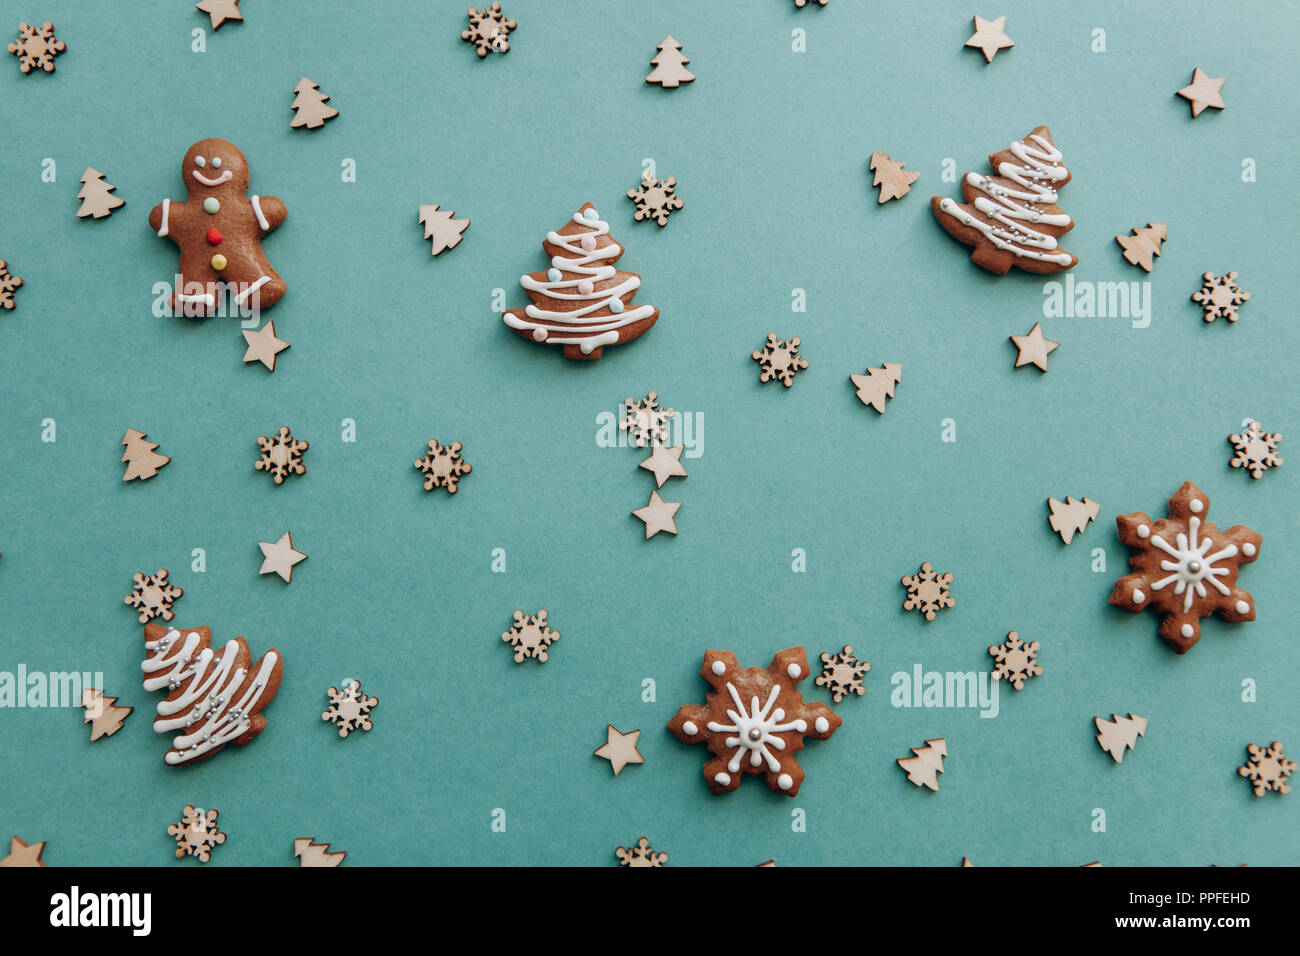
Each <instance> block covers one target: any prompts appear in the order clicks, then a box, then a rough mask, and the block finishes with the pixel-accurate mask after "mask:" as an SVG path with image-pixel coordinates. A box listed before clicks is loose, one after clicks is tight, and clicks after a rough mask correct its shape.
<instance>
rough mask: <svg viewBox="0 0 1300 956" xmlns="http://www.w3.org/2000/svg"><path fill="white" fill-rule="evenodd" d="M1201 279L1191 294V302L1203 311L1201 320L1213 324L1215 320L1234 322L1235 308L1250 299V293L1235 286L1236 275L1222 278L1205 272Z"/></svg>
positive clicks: (1235, 316) (1235, 318)
mask: <svg viewBox="0 0 1300 956" xmlns="http://www.w3.org/2000/svg"><path fill="white" fill-rule="evenodd" d="M1201 278H1202V279H1203V283H1202V285H1201V287H1200V288H1199V289H1198V290H1197V291H1195V292H1193V293H1192V301H1193V302H1195V303H1197V304H1198V305H1200V307H1201V309H1202V310H1203V311H1204V313H1205V314H1204V315H1203V316H1202V318H1203V319H1205V321H1206V322H1213V321H1214V320H1215V319H1227V320H1228V321H1229V322H1236V321H1237V318H1238V316H1237V306H1239V305H1241V304H1242V303H1243V302H1245V301H1246V300H1248V299H1249V298H1250V293H1249V292H1245V291H1243V290H1242V288H1241V287H1240V286H1239V285H1237V273H1235V272H1229V273H1228V274H1227V275H1224V276H1216V275H1215V274H1214V273H1213V272H1207V273H1205V275H1203V276H1202V277H1201Z"/></svg>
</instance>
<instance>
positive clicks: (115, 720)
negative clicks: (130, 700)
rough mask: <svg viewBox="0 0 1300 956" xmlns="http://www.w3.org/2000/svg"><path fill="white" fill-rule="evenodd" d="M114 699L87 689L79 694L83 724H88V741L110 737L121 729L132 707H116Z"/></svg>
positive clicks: (97, 691) (115, 699)
mask: <svg viewBox="0 0 1300 956" xmlns="http://www.w3.org/2000/svg"><path fill="white" fill-rule="evenodd" d="M116 704H117V698H116V697H105V696H104V692H103V691H101V690H95V689H94V688H93V687H87V688H86V689H85V690H83V691H82V692H81V706H82V709H83V710H84V711H85V715H84V716H83V718H82V721H81V722H82V723H83V724H90V739H91V740H92V741H93V740H98V739H99V738H100V737H111V736H113V735H114V734H115V733H117V732H118V731H119V730H121V729H122V723H123V721H125V720H126V718H127V717H128V716H130V714H131V711H132V710H134V709H135V708H134V707H117V706H115V705H116Z"/></svg>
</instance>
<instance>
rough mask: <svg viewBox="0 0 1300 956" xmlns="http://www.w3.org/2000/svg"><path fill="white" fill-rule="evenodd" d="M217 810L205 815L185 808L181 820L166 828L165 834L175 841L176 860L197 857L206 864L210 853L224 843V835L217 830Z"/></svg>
mask: <svg viewBox="0 0 1300 956" xmlns="http://www.w3.org/2000/svg"><path fill="white" fill-rule="evenodd" d="M219 816H221V811H219V810H208V811H207V812H206V813H205V812H204V811H203V810H202V809H201V808H198V807H194V806H187V807H186V808H185V810H184V811H183V812H182V813H181V819H180V821H179V822H177V823H173V824H172V825H171V826H169V827H168V828H167V834H168V835H169V836H171V837H173V838H174V839H175V840H176V858H177V859H180V858H182V857H186V856H195V857H198V859H199V862H200V863H207V862H208V859H209V858H210V856H211V854H212V851H213V850H215V849H216V848H217V847H219V846H220V845H221V844H223V843H225V842H226V835H225V834H224V833H222V832H221V831H220V830H219V829H217V817H219Z"/></svg>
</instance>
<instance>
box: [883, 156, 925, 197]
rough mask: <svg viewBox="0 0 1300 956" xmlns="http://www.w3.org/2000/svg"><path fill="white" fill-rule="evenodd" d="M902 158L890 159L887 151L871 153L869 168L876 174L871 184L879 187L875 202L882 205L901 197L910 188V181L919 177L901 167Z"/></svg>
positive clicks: (914, 180) (919, 175)
mask: <svg viewBox="0 0 1300 956" xmlns="http://www.w3.org/2000/svg"><path fill="white" fill-rule="evenodd" d="M903 165H904V163H903V160H901V159H890V158H889V154H888V153H872V154H871V166H870V168H871V170H872V172H874V173H875V174H876V178H875V180H873V181H872V183H871V185H873V186H879V187H880V196H879V198H877V199H876V202H877V204H879V205H884V204H885V203H887V202H889V200H891V199H902V198H903V197H904V196H906V195H907V194H908V193H909V192H910V191H911V189H912V183H914V182H916V181H917V180H918V179H919V178H920V177H921V174H920V173H914V172H912V171H911V170H910V169H903Z"/></svg>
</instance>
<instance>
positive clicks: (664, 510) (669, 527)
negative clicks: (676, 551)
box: [632, 491, 682, 541]
mask: <svg viewBox="0 0 1300 956" xmlns="http://www.w3.org/2000/svg"><path fill="white" fill-rule="evenodd" d="M681 506H682V503H681V502H680V501H664V500H663V499H662V498H660V497H659V492H657V491H652V492H650V503H649V504H648V505H646V506H645V507H644V508H637V509H636V510H635V511H633V512H632V514H634V515H636V516H637V517H638V518H640V519H641V520H642V521H644V522H645V537H646V540H647V541H649V540H650V539H651V538H653V537H654V536H655V535H657V534H658V533H659V532H660V531H667V532H668V533H669V534H676V533H677V522H676V521H674V520H673V515H675V514H677V509H678V508H680V507H681Z"/></svg>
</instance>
